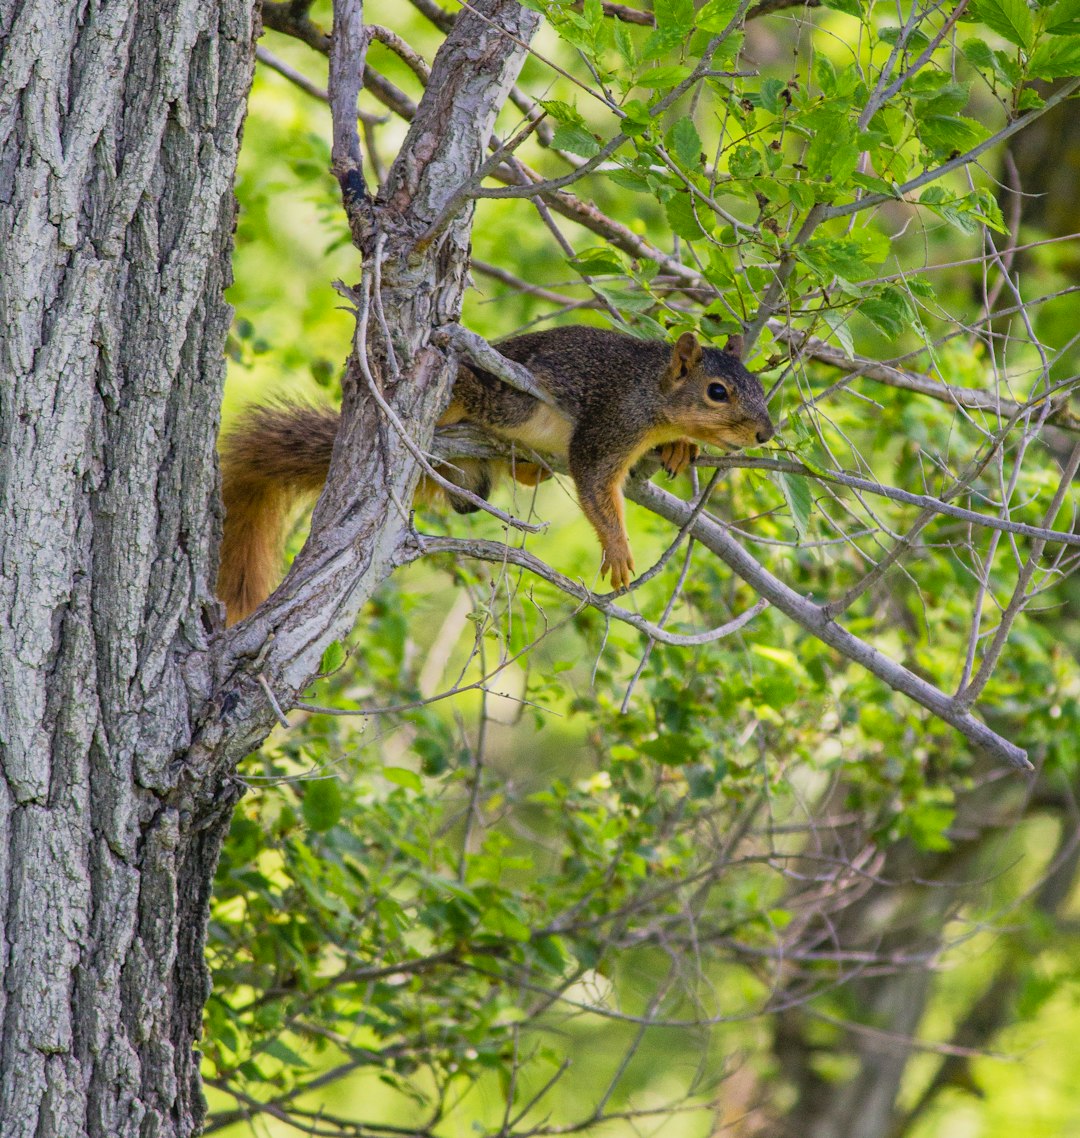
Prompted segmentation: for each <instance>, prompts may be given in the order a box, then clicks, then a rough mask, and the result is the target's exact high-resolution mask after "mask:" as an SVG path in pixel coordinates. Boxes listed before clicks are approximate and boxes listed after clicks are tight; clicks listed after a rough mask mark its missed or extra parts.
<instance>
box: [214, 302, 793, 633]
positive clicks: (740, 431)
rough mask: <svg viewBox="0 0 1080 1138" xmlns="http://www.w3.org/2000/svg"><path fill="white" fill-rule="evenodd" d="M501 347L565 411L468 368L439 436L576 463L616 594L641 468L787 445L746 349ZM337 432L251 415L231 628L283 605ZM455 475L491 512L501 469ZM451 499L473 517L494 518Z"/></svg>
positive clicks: (309, 410)
mask: <svg viewBox="0 0 1080 1138" xmlns="http://www.w3.org/2000/svg"><path fill="white" fill-rule="evenodd" d="M497 347H498V350H499V352H500V353H501V354H502V355H504V356H506V357H507V358H508V359H511V360H514V361H516V362H517V363H520V364H523V365H524V366H525V367H527V368H528V369H529V370H530V371H531V372H532V374H533V376H534V377H535V379H536V381H537V383H538V384H539V385H540V387H542V388H543V389H544V390H545V391H546V392H548V393H549V394H550V395H551V397H552V399H553V401H554V406H551V405H549V404H546V403H542V402H540V401H539V400H538V399H536V398H535V397H533V396H532V395H529V394H527V393H525V392H523V391H518V390H517V389H516V388H514V387H511V386H510V385H509V384H507V383H504V382H503V381H502V380H500V379H498V378H496V377H495V376H494V375H492V374H490V373H489V372H487V371H484V370H483V369H481V368H479V367H477V366H475V365H472V364H469V365H465V364H462V365H460V366H459V369H458V374H457V377H456V379H455V382H454V388H453V393H452V396H451V401H450V405H449V407H447V409H446V411H445V412H444V413H443V415H442V417H441V418H440V419H439V425H440V426H447V425H450V424H453V423H475V424H476V425H478V426H481V427H483V428H485V429H486V430H488V431H490V432H491V433H492V434H493V435H495V436H497V437H498V438H501V439H505V440H507V441H508V442H512V443H519V444H521V445H522V446H525V447H529V448H531V449H534V450H537V451H542V452H546V453H549V454H553V455H556V456H558V457H560V458H565V459H566V460H567V463H568V466H569V470H570V475H571V477H572V478H573V480H574V484H575V486H576V488H577V493H578V500H579V502H580V503H581V508H582V511H583V512H584V514H585V516H586V517H587V518H588V519H589V521H590V522H591V523H592V526H593V529H594V530H595V531H596V534H597V537H598V538H599V539H600V546H601V549H602V552H603V558H602V562H601V573H607V574H609V575H610V578H611V584H612V587H613V588H614V589H616V590H622V589H625V588H626V587H627V586H629V584H630V580H631V576H632V574H633V570H634V561H633V557H632V555H631V552H630V543H629V539H628V537H627V533H626V524H625V521H624V519H623V495H622V485H623V482H624V481H625V479H626V476H627V474H628V473H629V471H630V468H631V467H632V466H633V465H634V463H635V462H637V461H638V459H640V458H641V457H642V456H643V455H644V454H645V453H646V452H648V451H650V450H652V449H654V448H659V455H660V460H661V463H662V465H663V466H664V468H665V470H667V472H668V473H669V474H671V475H675V474H678V473H679V472H680V471H682V470H684V469H685V468H686V467H687V466H688V465H689V464H690V463H691V462H692V461H693V460H694V458H695V457H696V456H697V446H696V445H695V443H694V442H693V441H692V440H697V441H698V442H704V443H718V444H724V445H727V446H735V447H744V446H757V445H758V444H761V443H765V442H767V441H768V440H769V439H770V438H772V436H773V434H774V433H775V429H774V427H773V423H772V419H771V418H770V417H769V411H768V408H767V407H766V404H765V393H764V390H763V389H762V386H761V382H760V381H759V380H758V378H757V376H755V375H753V374H752V373H751V372H749V371H747V370H746V368H745V367H743V365H742V363H741V362H740V361H739V353H740V350H741V344H740V342H739V340H738V338H737V337H733V338H732V340H731V341H729V343H728V346H727V347H726V348H724V349H722V350H721V349H718V348H703V347H702V346H701V345H700V344H699V343H698V340H697V338H696V337H695V336H694V335H693V333H691V332H686V333H684V334H683V335H681V336H680V337H679V339H678V340H677V341H676V343H675V344H674V346H672V345H670V344H666V343H664V342H662V341H657V340H639V339H637V338H635V337H633V336H629V335H626V334H625V333H621V332H613V331H608V330H605V329H601V328H592V327H587V326H583V325H576V326H567V327H561V328H552V329H549V330H547V331H543V332H530V333H527V334H526V335H523V336H515V337H514V338H512V339H510V340H505V341H503V342H502V343H500V344H498V345H497ZM337 425H338V412H337V411H334V410H331V409H329V408H318V407H305V406H295V405H270V406H264V407H257V408H254V409H253V410H251V411H249V412H247V413H246V415H245V416H244V418H243V419H242V420H241V421H240V422H239V424H238V425H237V426H236V427H235V428H234V429H233V430H232V431H231V432H230V433H229V434H228V435H227V436H226V437H225V439H224V442H223V446H222V496H223V498H224V504H225V529H224V536H223V540H222V549H221V567H220V571H219V576H218V594H219V596H220V597H221V599H222V600H223V601H224V602H225V606H226V610H227V615H228V620H229V623H233V622H235V621H237V620H240V619H241V618H242V617H244V616H246V615H247V614H248V613H249V612H251V611H252V610H253V609H254V608H255V607H256V606H257V605H258V604H260V603H261V602H262V600H263V599H264V598H265V597H266V596H267V595H268V594H269V593H270V591H271V588H272V585H273V580H274V577H275V575H276V573H277V571H278V567H279V563H280V560H281V556H282V548H281V546H282V540H283V534H282V531H283V528H284V523H285V518H286V514H287V512H288V511H289V509H290V506H291V505H292V502H293V500H294V499H295V498H296V497H298V496H301V495H305V494H310V495H314V494H317V493H318V491H319V490H320V489H321V488H322V485H323V483H324V481H325V480H326V474H327V471H328V470H329V467H330V455H331V452H332V450H333V446H334V436H335V435H336V433H337ZM442 471H443V473H444V474H446V475H447V476H448V477H449V478H450V479H451V480H452V481H454V482H455V483H456V484H457V485H459V486H462V487H463V488H466V489H469V490H471V491H472V492H473V493H475V494H476V495H477V496H479V497H481V498H485V499H486V498H487V496H488V495H489V493H490V492H491V489H492V485H493V482H494V480H495V475H496V472H497V465H496V464H495V463H492V462H488V461H485V460H480V461H477V460H463V461H462V462H460V463H455V465H454V466H453V467H449V466H446V467H443V468H442ZM511 473H512V474H513V476H514V477H515V478H516V479H517V480H518V481H519V482H522V483H525V484H526V485H535V484H536V483H537V482H539V481H542V480H543V479H544V478H546V477H548V476H549V474H548V472H547V471H546V470H545V468H544V467H542V466H540V465H539V464H537V463H531V462H521V461H515V462H514V463H513V465H512V467H511ZM422 495H423V491H422V490H421V491H420V496H422ZM448 496H449V498H450V504H451V505H452V506H453V507H454V509H455V510H457V511H458V512H459V513H468V512H471V511H473V510H476V509H479V508H480V507H478V506H477V505H475V504H474V503H472V502H469V501H468V500H466V499H464V498H455V497H454V495H453V494H452V493H451V494H450V495H448Z"/></svg>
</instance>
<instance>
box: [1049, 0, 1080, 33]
mask: <svg viewBox="0 0 1080 1138" xmlns="http://www.w3.org/2000/svg"><path fill="white" fill-rule="evenodd" d="M1046 30H1047V31H1048V32H1049V33H1050V34H1051V35H1052V36H1071V35H1075V34H1077V33H1078V32H1080V0H1058V3H1057V4H1054V5H1053V6H1052V7H1051V8H1050V11H1049V12H1048V13H1047V16H1046Z"/></svg>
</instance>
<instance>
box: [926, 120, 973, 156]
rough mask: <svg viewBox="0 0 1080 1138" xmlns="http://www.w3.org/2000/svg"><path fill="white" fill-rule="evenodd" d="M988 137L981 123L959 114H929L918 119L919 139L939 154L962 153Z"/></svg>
mask: <svg viewBox="0 0 1080 1138" xmlns="http://www.w3.org/2000/svg"><path fill="white" fill-rule="evenodd" d="M989 137H990V131H989V130H988V129H987V128H986V127H985V126H983V124H982V123H980V122H976V121H975V120H974V119H969V118H964V117H963V116H960V115H929V116H927V117H926V118H924V119H921V120H920V123H919V141H920V142H922V144H923V145H924V146H926V147H927V148H929V149H930V150H933V151H934V152H936V153H938V154H941V155H943V156H944V155H949V154H952V153H953V152H954V151H958V152H959V153H961V154H963V153H965V152H966V151H968V150H972V149H974V148H975V147H976V146H978V145H979V143H980V142H982V141H984V140H985V139H987V138H989Z"/></svg>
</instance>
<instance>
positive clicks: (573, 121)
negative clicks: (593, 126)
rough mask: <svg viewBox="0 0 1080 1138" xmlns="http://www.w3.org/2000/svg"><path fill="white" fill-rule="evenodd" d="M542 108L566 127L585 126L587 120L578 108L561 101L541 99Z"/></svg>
mask: <svg viewBox="0 0 1080 1138" xmlns="http://www.w3.org/2000/svg"><path fill="white" fill-rule="evenodd" d="M540 106H542V107H543V108H544V110H545V111H547V113H548V114H549V115H551V117H552V118H553V119H554V120H555V121H556V122H557V123H563V124H564V125H565V126H581V127H583V126H584V125H585V119H584V118H583V116H582V114H581V112H580V111H579V110H578V109H577V107H573V106H571V105H570V104H569V103H564V102H563V101H562V100H561V99H541V100H540Z"/></svg>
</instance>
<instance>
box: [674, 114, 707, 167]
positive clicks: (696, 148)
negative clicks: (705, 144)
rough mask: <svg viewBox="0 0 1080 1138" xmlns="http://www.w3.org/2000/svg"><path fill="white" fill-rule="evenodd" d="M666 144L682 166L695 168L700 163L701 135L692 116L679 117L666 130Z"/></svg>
mask: <svg viewBox="0 0 1080 1138" xmlns="http://www.w3.org/2000/svg"><path fill="white" fill-rule="evenodd" d="M668 146H669V147H670V148H671V149H672V150H673V151H674V153H675V157H676V158H678V160H679V161H680V162H681V163H682V164H683V165H684V166H686V167H690V168H693V169H697V168H698V167H699V166H700V165H701V137H700V136H699V135H698V132H697V127H695V126H694V120H693V119H692V118H689V117H687V118H683V119H679V121H678V122H677V123H676V124H675V125H674V126H673V127H672V128H671V130H669V131H668Z"/></svg>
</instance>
